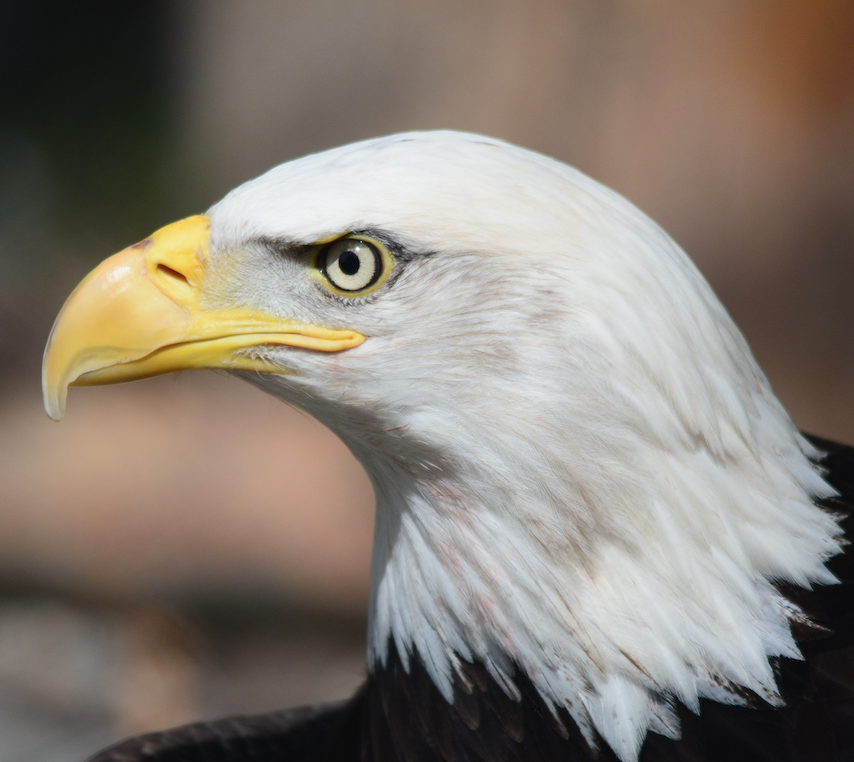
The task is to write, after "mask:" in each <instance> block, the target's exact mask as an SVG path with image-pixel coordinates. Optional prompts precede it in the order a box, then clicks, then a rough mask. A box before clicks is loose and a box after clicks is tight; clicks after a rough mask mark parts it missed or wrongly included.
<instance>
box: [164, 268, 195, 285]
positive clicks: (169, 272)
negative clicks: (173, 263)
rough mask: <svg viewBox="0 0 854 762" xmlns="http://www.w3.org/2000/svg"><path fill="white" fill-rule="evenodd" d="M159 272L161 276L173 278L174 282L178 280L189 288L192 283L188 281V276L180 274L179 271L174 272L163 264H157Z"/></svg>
mask: <svg viewBox="0 0 854 762" xmlns="http://www.w3.org/2000/svg"><path fill="white" fill-rule="evenodd" d="M157 272H158V273H160V274H161V275H165V276H166V277H167V278H171V279H172V280H176V281H178V282H180V283H183V284H185V285H187V286H189V285H190V281H188V280H187V276H186V275H184V274H183V273H179V272H178V271H177V270H173V269H172V268H171V267H169V266H168V265H164V264H163V263H158V264H157Z"/></svg>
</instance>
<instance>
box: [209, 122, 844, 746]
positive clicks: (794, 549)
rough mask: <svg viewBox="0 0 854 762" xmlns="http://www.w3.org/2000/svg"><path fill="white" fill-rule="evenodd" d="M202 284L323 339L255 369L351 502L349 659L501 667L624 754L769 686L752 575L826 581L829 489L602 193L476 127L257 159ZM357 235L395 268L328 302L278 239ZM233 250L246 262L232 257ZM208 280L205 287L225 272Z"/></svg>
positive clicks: (751, 378)
mask: <svg viewBox="0 0 854 762" xmlns="http://www.w3.org/2000/svg"><path fill="white" fill-rule="evenodd" d="M211 214H212V247H211V252H212V253H211V270H212V272H213V273H214V274H216V273H227V274H228V275H229V277H228V278H227V279H226V278H221V279H219V280H218V279H217V278H216V277H214V278H213V279H212V280H213V282H214V283H215V284H217V283H219V284H220V285H219V286H218V287H217V286H216V285H215V286H214V287H213V288H212V290H211V292H210V294H209V297H208V298H209V300H210V301H215V302H221V303H224V304H228V303H250V304H253V305H256V306H260V307H263V308H265V309H268V310H270V311H272V312H275V313H277V314H282V315H287V316H292V317H295V318H298V319H302V320H306V321H310V322H314V323H320V324H322V325H327V326H330V327H340V328H350V329H354V330H357V331H359V332H361V333H363V334H365V335H366V336H367V337H368V339H367V341H365V343H364V344H363V345H361V346H360V347H358V348H356V349H351V350H349V351H346V352H343V353H341V354H339V355H322V354H315V353H311V352H302V351H299V350H293V349H291V348H287V349H272V348H271V349H269V350H268V351H269V355H268V357H270V358H273V359H275V361H276V362H279V363H280V364H282V365H284V366H286V367H289V368H291V369H292V370H293V371H294V372H295V373H296V375H295V376H272V375H269V376H260V377H256V378H254V379H251V380H254V382H255V383H258V384H259V385H261V386H263V387H264V388H266V389H268V390H270V391H272V392H273V393H274V394H276V395H278V396H280V397H282V398H284V399H286V400H288V401H291V402H293V403H295V404H297V405H300V406H301V407H303V408H305V409H306V410H308V411H309V412H310V413H312V414H313V415H315V416H316V417H317V418H319V419H320V420H321V421H322V422H324V423H326V424H327V425H328V426H329V427H330V428H332V429H333V430H334V431H335V432H337V433H338V434H339V436H341V438H342V439H343V440H344V441H345V442H346V443H347V445H348V446H349V447H350V449H351V450H352V451H353V453H354V454H355V455H356V457H357V458H359V460H360V461H361V462H362V464H363V465H364V466H365V468H366V470H367V471H368V474H369V475H370V477H371V479H372V481H373V485H374V489H375V492H376V497H377V525H376V535H375V545H374V556H373V588H372V600H371V612H370V625H369V627H370V632H369V642H370V646H369V648H370V659H371V660H372V661H373V662H380V663H381V662H384V660H385V659H386V657H387V648H388V643H389V639H392V640H393V641H394V642H395V643H396V644H397V648H398V650H399V651H400V654H401V656H402V658H404V660H406V659H407V658H408V654H409V653H410V652H411V651H412V650H413V649H417V651H418V654H419V656H420V658H421V659H422V660H423V662H424V663H425V665H426V667H427V669H428V671H429V672H430V674H431V676H432V678H433V680H434V681H435V683H436V684H437V685H438V686H439V688H440V689H441V690H442V691H443V692H444V694H445V695H446V696H447V697H449V698H450V696H451V679H452V673H453V670H454V669H455V663H456V661H457V659H458V658H460V657H461V658H463V659H469V660H471V659H476V660H479V661H482V662H483V663H485V664H486V666H487V667H488V669H489V670H490V672H491V673H492V675H493V676H494V677H495V678H496V679H497V680H498V681H499V682H500V683H501V684H502V685H503V686H504V687H505V689H506V690H507V691H508V692H509V693H510V694H511V695H514V694H515V690H516V689H515V686H514V684H513V671H512V670H513V664H514V663H515V664H516V665H518V666H519V668H521V669H522V670H524V671H525V672H526V673H527V675H528V676H529V677H530V679H531V680H532V681H533V683H534V685H535V686H536V687H537V688H538V689H539V691H540V692H541V694H542V695H543V696H544V697H545V698H546V700H547V701H549V702H551V703H552V704H554V705H556V706H563V707H566V708H567V709H568V710H569V712H570V714H571V715H572V716H573V718H574V719H575V720H576V721H577V722H578V724H579V726H580V727H581V728H582V730H583V731H584V732H585V733H586V734H587V736H588V737H589V738H590V739H591V740H593V739H594V738H595V734H594V733H593V731H594V730H595V731H597V732H598V733H599V734H600V735H601V736H602V737H603V738H604V739H605V741H606V742H607V743H608V744H609V745H610V746H611V747H612V748H613V749H614V751H615V752H616V753H617V755H618V756H619V757H620V758H621V759H622V760H624V762H631V761H632V760H635V759H636V758H637V755H638V753H639V749H640V746H641V744H642V742H643V739H644V737H645V735H646V733H647V732H648V731H650V730H652V731H654V732H658V733H663V734H665V735H669V736H672V737H678V735H679V724H678V720H677V718H676V715H675V713H674V712H673V709H672V700H673V699H674V698H675V699H678V700H679V701H681V702H683V703H685V704H686V705H687V706H688V707H690V708H692V709H696V708H697V706H698V699H699V698H700V697H710V698H713V699H717V700H720V701H724V702H729V703H737V702H738V701H740V699H739V697H738V695H739V692H738V690H732V689H731V688H732V687H736V688H746V689H749V690H750V691H753V692H755V693H756V694H758V695H759V696H760V697H762V698H763V699H765V700H766V701H768V702H770V703H772V704H776V703H779V702H780V698H779V694H778V692H777V686H776V684H775V679H774V675H773V672H772V669H771V667H770V665H769V661H768V657H770V656H776V655H784V656H788V657H792V658H799V652H798V648H797V646H796V644H795V642H794V641H793V639H792V636H791V634H790V628H789V621H790V620H791V619H792V618H793V617H797V616H799V613H798V612H797V610H796V609H795V608H794V607H793V606H792V604H790V603H789V602H787V601H786V600H785V599H784V598H783V597H782V596H781V595H780V594H779V593H778V592H777V591H776V589H775V587H774V586H773V584H772V583H773V582H776V581H787V582H791V583H794V584H796V585H800V586H809V585H810V584H811V583H813V582H821V583H831V582H833V581H834V580H833V577H832V576H831V575H830V574H829V572H828V571H827V570H826V569H825V567H824V566H823V562H824V561H825V560H826V559H827V558H828V557H830V556H831V555H833V554H835V553H837V552H838V551H839V549H840V546H839V541H838V537H839V529H838V526H837V524H836V522H835V520H834V519H833V518H831V517H830V516H829V515H828V514H827V513H825V512H824V511H822V510H820V509H819V508H817V507H815V506H814V504H813V498H815V497H823V496H827V495H830V494H832V490H831V488H830V487H829V486H828V485H827V484H826V483H825V482H824V481H823V479H822V478H821V476H820V474H819V473H818V471H817V470H816V468H815V467H814V466H813V465H812V464H811V462H810V458H814V457H815V456H816V453H815V451H814V449H813V448H812V447H811V445H809V444H808V443H807V442H806V441H805V440H804V439H803V438H802V437H801V436H800V435H799V434H798V432H797V430H796V429H795V427H794V425H793V424H792V422H791V421H790V419H789V417H788V416H787V415H786V413H785V411H784V410H783V408H782V407H781V405H780V403H779V402H778V401H777V399H776V397H775V396H774V394H773V392H772V391H771V388H770V386H769V384H768V381H767V380H766V378H765V376H764V375H763V374H762V372H761V371H760V369H759V368H758V366H757V365H756V362H755V361H754V359H753V357H752V355H751V353H750V351H749V349H748V347H747V344H746V342H745V341H744V339H743V337H742V336H741V334H740V333H739V331H738V330H737V328H736V327H735V325H734V324H733V323H732V321H731V319H730V318H729V316H728V315H727V313H726V311H725V310H724V308H723V307H722V306H721V304H720V303H719V302H718V300H717V299H716V298H715V296H714V294H713V293H712V291H711V289H710V288H709V286H708V285H707V284H706V282H705V281H704V280H703V278H702V276H701V275H700V274H699V272H698V271H697V270H696V269H695V267H694V266H693V264H692V263H691V262H690V260H689V259H688V258H687V257H686V256H685V254H684V253H683V252H682V251H681V250H680V249H679V247H678V246H677V245H676V244H675V243H674V242H673V241H672V240H671V239H670V238H669V237H668V236H667V235H666V234H665V233H664V232H663V231H662V230H661V229H659V228H658V227H657V226H656V225H655V224H654V223H653V222H652V221H651V220H649V219H648V218H647V217H646V216H645V215H643V214H642V213H641V212H640V211H638V210H637V209H636V208H635V207H633V206H632V205H631V204H629V203H628V202H627V201H626V200H624V199H623V198H621V197H620V196H619V195H617V194H616V193H614V192H612V191H610V190H608V189H607V188H605V187H603V186H602V185H599V184H598V183H596V182H595V181H593V180H591V179H590V178H588V177H586V176H584V175H583V174H581V173H580V172H578V171H576V170H574V169H572V168H570V167H568V166H566V165H564V164H561V163H559V162H557V161H553V160H551V159H548V158H546V157H544V156H541V155H538V154H536V153H532V152H529V151H525V150H522V149H519V148H516V147H513V146H510V145H508V144H506V143H502V142H500V141H496V140H491V139H488V138H482V137H479V136H474V135H464V134H459V133H452V132H435V133H415V134H407V135H397V136H393V137H390V138H383V139H378V140H371V141H367V142H364V143H359V144H355V145H351V146H346V147H343V148H339V149H336V150H333V151H328V152H326V153H322V154H318V155H314V156H309V157H306V158H304V159H301V160H298V161H294V162H291V163H288V164H284V165H282V166H280V167H277V168H275V169H273V170H271V171H270V172H268V173H267V174H265V175H263V176H262V177H260V178H258V179H256V180H253V181H251V182H249V183H246V184H245V185H243V186H241V187H240V188H238V189H236V190H235V191H233V192H232V193H230V194H229V195H228V196H226V198H225V199H224V200H223V201H221V202H220V203H219V204H217V205H216V206H215V207H213V209H212V210H211ZM367 230H370V231H373V232H375V233H377V234H379V235H382V236H384V237H386V238H387V239H388V240H391V241H394V242H396V244H397V245H399V247H400V248H401V250H404V251H405V252H407V253H408V255H411V256H405V257H404V260H406V261H404V260H401V261H399V262H398V263H397V265H396V267H395V276H396V277H394V278H392V279H390V280H389V282H388V284H387V285H386V286H384V287H383V288H382V289H380V291H379V292H377V293H376V294H375V295H373V296H371V297H369V298H367V299H363V300H358V299H356V300H351V302H349V303H346V300H343V299H340V298H329V297H328V295H324V294H322V293H320V290H319V289H318V288H317V284H316V282H315V281H312V280H310V279H309V278H307V277H305V276H304V272H303V271H304V270H305V263H304V262H302V261H297V260H288V259H287V257H285V258H282V257H281V256H277V255H275V254H274V253H272V252H271V250H270V247H269V246H267V245H265V244H263V243H259V241H285V242H291V243H293V244H295V245H299V244H311V243H315V242H318V241H324V240H329V239H331V238H334V237H336V236H339V235H342V234H344V233H347V232H354V231H367ZM248 261H252V262H255V263H256V264H260V265H261V266H256V267H243V266H242V264H243V263H246V262H248ZM226 284H227V285H226Z"/></svg>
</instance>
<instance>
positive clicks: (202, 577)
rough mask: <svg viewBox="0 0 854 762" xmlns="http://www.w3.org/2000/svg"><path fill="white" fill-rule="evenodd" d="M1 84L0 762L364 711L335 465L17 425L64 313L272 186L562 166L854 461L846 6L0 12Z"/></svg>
mask: <svg viewBox="0 0 854 762" xmlns="http://www.w3.org/2000/svg"><path fill="white" fill-rule="evenodd" d="M0 61H2V64H0V96H2V97H0V353H1V354H2V364H0V762H23V761H24V760H26V761H27V762H32V761H33V760H40V761H41V762H54V761H55V762H75V760H78V761H79V760H81V759H83V758H84V757H85V756H86V755H87V754H89V753H91V752H93V751H94V750H95V749H96V748H98V747H100V746H102V745H104V744H107V743H110V742H112V741H114V740H116V739H118V738H119V737H121V736H122V735H124V734H128V733H138V732H143V731H145V730H149V729H153V728H158V727H163V726H168V725H174V724H178V723H182V722H187V721H191V720H194V719H198V718H203V717H213V716H218V715H222V714H228V713H235V712H251V711H263V710H265V709H272V708H277V707H284V706H287V705H291V704H297V703H305V702H312V701H320V700H326V699H331V698H338V697H343V696H346V695H348V694H349V692H350V691H351V690H352V689H353V687H354V686H355V685H356V684H357V683H358V682H359V681H360V680H361V679H362V676H363V671H364V656H363V651H364V636H363V630H364V615H365V606H366V602H367V593H368V555H369V550H370V541H371V531H372V523H373V506H372V495H371V490H370V486H369V484H368V482H367V479H366V477H365V476H364V475H363V473H362V472H361V470H360V468H359V466H358V465H357V464H356V463H355V462H354V461H353V460H352V458H351V457H350V456H349V454H348V452H347V451H346V449H345V448H344V447H343V446H342V445H341V444H340V443H339V442H338V441H337V440H336V439H335V438H334V437H333V436H332V435H331V434H329V432H327V431H325V430H324V429H322V428H321V427H320V426H319V425H317V424H315V423H314V422H313V421H311V420H310V419H308V418H307V417H306V416H304V415H301V414H299V413H296V412H294V411H292V410H289V409H288V408H286V407H285V406H284V405H282V404H280V403H277V402H276V401H274V400H272V399H270V398H267V397H265V396H264V395H262V394H261V393H260V392H258V391H256V390H254V389H252V388H249V387H244V386H243V385H241V383H240V382H238V381H235V380H232V379H229V378H228V377H225V376H222V375H216V374H213V373H198V374H183V375H182V376H175V377H167V378H162V379H158V380H155V381H150V382H145V383H140V384H133V385H129V386H122V387H111V388H101V389H79V390H78V389H76V390H73V391H72V392H71V394H70V398H69V406H68V414H67V417H66V419H65V420H64V421H63V422H62V424H61V425H59V426H57V425H56V424H54V423H52V422H50V421H48V419H47V418H46V416H45V415H44V413H43V411H42V407H41V399H40V389H39V383H40V382H39V362H40V358H41V352H42V348H43V346H44V343H45V340H46V338H47V335H48V331H49V329H50V325H51V323H52V321H53V318H54V316H55V315H56V313H57V311H58V310H59V308H60V306H61V305H62V302H63V300H64V298H65V297H66V295H67V294H68V293H69V292H70V290H71V289H72V288H73V287H74V285H75V284H76V283H77V282H78V281H79V279H80V278H81V277H82V276H83V275H84V274H85V273H86V272H87V271H88V270H89V269H90V268H91V267H92V266H94V265H95V264H96V263H97V262H98V261H100V260H101V259H103V258H105V257H106V256H108V255H109V254H111V253H113V252H115V251H118V250H120V249H122V248H124V247H125V246H127V245H128V244H130V243H133V242H135V241H137V240H140V239H142V238H144V237H145V236H146V235H147V234H149V233H150V232H152V231H153V230H155V229H156V228H158V227H161V226H162V225H164V224H166V223H168V222H171V221H173V220H175V219H178V218H181V217H184V216H188V215H191V214H196V213H199V212H203V211H204V210H205V209H206V208H207V207H208V206H209V205H210V204H212V203H213V202H215V201H216V200H217V199H219V198H220V197H221V196H222V195H223V194H224V193H225V192H226V191H228V190H229V189H231V188H232V187H234V186H235V185H237V184H239V183H241V182H243V181H244V180H247V179H249V178H251V177H253V176H255V175H257V174H259V173H261V172H263V171H264V170H266V169H267V168H269V167H271V166H273V165H275V164H278V163H280V162H283V161H287V160H289V159H292V158H295V157H297V156H300V155H302V154H305V153H307V152H311V151H319V150H323V149H326V148H329V147H332V146H335V145H339V144H341V143H345V142H349V141H353V140H358V139H362V138H368V137H372V136H376V135H382V134H387V133H392V132H396V131H401V130H409V129H432V128H455V129H462V130H470V131H476V132H482V133H486V134H489V135H494V136H497V137H500V138H504V139H507V140H509V141H512V142H514V143H518V144H521V145H524V146H526V147H529V148H533V149H536V150H539V151H542V152H544V153H547V154H550V155H552V156H555V157H557V158H559V159H561V160H564V161H567V162H569V163H571V164H574V165H576V166H577V167H579V168H580V169H581V170H583V171H584V172H586V173H588V174H590V175H592V176H593V177H595V178H597V179H598V180H600V181H602V182H604V183H606V184H607V185H610V186H611V187H613V188H615V189H616V190H617V191H619V192H620V193H622V194H624V195H625V196H627V197H628V198H629V199H630V200H632V201H633V202H634V203H636V204H637V205H638V206H639V207H640V208H641V209H643V210H644V211H646V212H647V213H648V214H650V215H651V216H652V217H653V218H655V219H656V220H657V221H658V222H659V223H660V224H661V225H662V226H663V227H664V228H665V229H666V230H668V231H669V232H670V234H671V235H672V236H673V237H674V238H675V239H676V240H677V241H678V242H679V243H680V244H681V245H682V246H683V247H684V248H685V249H686V250H687V251H688V253H689V254H690V255H691V256H692V257H693V258H694V259H695V261H696V262H697V263H698V265H699V266H700V268H701V269H702V271H703V272H704V273H705V275H706V276H707V278H708V279H709V280H710V281H711V283H712V285H713V287H714V288H715V289H716V291H717V293H718V294H719V295H720V297H721V298H722V300H723V301H724V303H725V304H726V306H727V307H728V309H729V310H730V312H731V313H732V314H733V316H734V317H735V319H736V321H737V322H738V323H739V325H740V326H741V328H742V329H743V331H744V333H745V334H746V336H747V338H748V341H749V342H750V344H751V345H752V347H753V349H754V351H755V353H756V355H757V356H758V359H759V361H760V363H761V364H762V366H763V367H764V369H765V371H766V372H767V374H768V376H769V377H770V379H771V382H772V384H773V386H774V388H775V389H776V391H777V393H778V394H779V396H780V397H781V399H782V400H783V402H784V404H785V405H786V406H787V408H788V409H789V411H790V412H791V414H792V416H793V417H794V419H795V421H796V422H797V424H798V425H799V426H800V427H801V428H802V429H804V430H806V431H810V432H815V433H820V434H822V435H824V436H827V437H832V438H837V439H841V440H847V441H849V442H854V404H852V403H854V351H852V350H854V330H852V329H854V298H852V296H854V256H852V255H854V4H852V3H851V2H850V1H849V0H774V1H773V2H771V1H770V0H769V1H767V2H763V1H761V0H717V2H714V3H710V2H700V1H699V0H697V1H696V2H693V1H692V2H677V1H676V0H670V1H668V0H526V1H525V2H522V1H521V0H519V1H518V2H511V1H510V0H495V1H487V0H434V1H431V2H414V0H413V1H411V2H401V1H400V0H292V1H291V2H277V1H276V0H256V2H252V3H246V2H237V1H236V0H207V1H206V2H202V0H181V1H179V2H165V1H164V0H149V1H148V2H123V3H116V2H95V1H94V0H81V1H80V2H75V3H67V2H59V1H54V2H47V1H46V0H26V2H25V1H24V0H4V2H3V3H2V4H0Z"/></svg>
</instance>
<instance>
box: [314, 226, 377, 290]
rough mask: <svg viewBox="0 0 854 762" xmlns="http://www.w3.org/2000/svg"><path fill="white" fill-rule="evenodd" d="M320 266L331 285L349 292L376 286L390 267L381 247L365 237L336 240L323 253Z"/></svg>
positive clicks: (319, 260)
mask: <svg viewBox="0 0 854 762" xmlns="http://www.w3.org/2000/svg"><path fill="white" fill-rule="evenodd" d="M317 263H318V265H319V267H320V269H321V271H322V272H323V274H324V275H325V276H326V279H327V280H328V281H329V283H330V284H332V286H333V287H334V288H336V289H338V290H339V291H345V292H347V293H353V292H357V291H364V290H365V289H366V288H370V287H371V286H373V285H374V284H375V283H377V281H379V279H380V277H381V276H382V275H383V270H384V269H385V265H386V262H385V260H384V258H383V256H382V255H381V254H380V251H379V250H378V248H377V247H376V246H375V245H374V244H373V243H370V242H369V241H365V240H363V239H361V238H341V239H339V240H337V241H333V242H332V243H330V244H329V245H328V246H326V247H325V248H324V249H323V250H322V251H321V252H320V257H319V258H318V262H317Z"/></svg>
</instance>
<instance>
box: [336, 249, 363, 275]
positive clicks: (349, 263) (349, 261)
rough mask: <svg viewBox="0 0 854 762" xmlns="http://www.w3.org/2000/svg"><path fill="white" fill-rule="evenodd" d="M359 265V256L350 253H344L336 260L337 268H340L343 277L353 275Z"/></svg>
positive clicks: (357, 270)
mask: <svg viewBox="0 0 854 762" xmlns="http://www.w3.org/2000/svg"><path fill="white" fill-rule="evenodd" d="M360 264H361V263H360V261H359V255H358V254H355V253H354V252H352V251H345V252H344V253H343V254H342V255H341V256H340V257H339V258H338V267H340V268H341V272H342V273H344V275H355V274H356V273H357V272H359V265H360Z"/></svg>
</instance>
